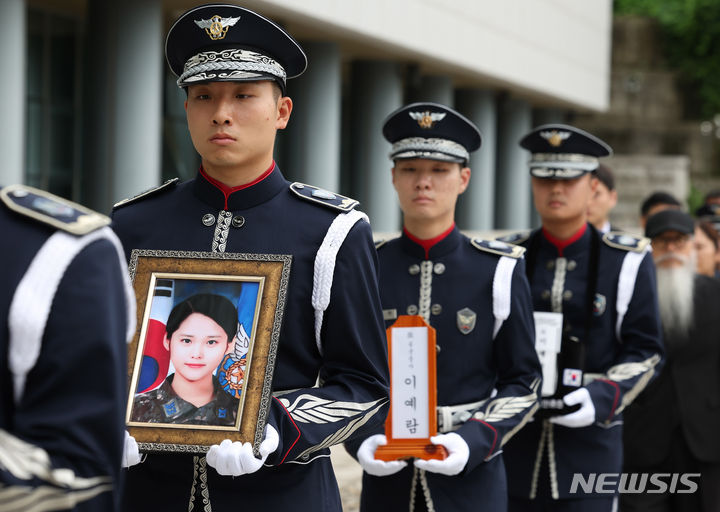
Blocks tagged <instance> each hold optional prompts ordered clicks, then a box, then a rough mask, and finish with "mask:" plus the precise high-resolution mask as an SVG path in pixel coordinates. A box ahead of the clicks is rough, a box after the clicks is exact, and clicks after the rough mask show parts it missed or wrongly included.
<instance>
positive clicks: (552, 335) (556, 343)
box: [533, 311, 563, 396]
mask: <svg viewBox="0 0 720 512" xmlns="http://www.w3.org/2000/svg"><path fill="white" fill-rule="evenodd" d="M533 316H534V317H535V351H536V352H537V355H538V359H540V364H541V365H542V373H543V384H542V396H552V395H554V394H555V390H556V389H557V380H558V375H557V355H558V352H560V346H561V343H562V323H563V316H562V313H550V312H546V311H536V312H535V313H533Z"/></svg>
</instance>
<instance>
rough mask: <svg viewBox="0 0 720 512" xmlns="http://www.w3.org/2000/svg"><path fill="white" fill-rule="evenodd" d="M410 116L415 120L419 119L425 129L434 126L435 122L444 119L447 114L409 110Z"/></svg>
mask: <svg viewBox="0 0 720 512" xmlns="http://www.w3.org/2000/svg"><path fill="white" fill-rule="evenodd" d="M409 114H410V117H412V118H413V119H414V120H415V121H417V123H418V125H419V126H420V128H423V129H425V130H429V129H430V128H432V127H433V126H434V125H435V123H437V122H438V121H442V119H443V118H444V117H445V116H446V115H447V114H445V113H444V112H430V111H427V110H426V111H425V112H409Z"/></svg>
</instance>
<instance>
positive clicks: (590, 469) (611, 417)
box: [501, 125, 663, 511]
mask: <svg viewBox="0 0 720 512" xmlns="http://www.w3.org/2000/svg"><path fill="white" fill-rule="evenodd" d="M541 139H543V140H541ZM600 142H601V141H599V142H598V139H594V138H592V137H591V136H590V135H589V134H585V133H584V132H581V131H580V130H577V129H574V128H572V127H566V126H563V125H554V126H548V127H540V128H538V129H536V130H535V131H534V132H532V134H531V135H528V136H527V138H526V139H524V140H523V147H526V149H530V150H531V151H533V153H534V154H533V161H532V162H531V164H530V165H531V173H532V174H533V176H534V177H536V178H549V179H574V178H578V177H580V176H582V175H583V173H584V172H588V171H589V170H591V169H592V168H593V165H595V166H597V158H596V157H597V156H602V155H603V154H607V152H606V151H607V149H606V148H607V146H604V143H602V144H600ZM536 148H540V149H536ZM593 160H594V161H593ZM535 165H536V166H537V167H535ZM535 171H537V173H536V172H535ZM501 240H504V241H509V242H515V243H519V244H521V245H522V246H524V247H526V248H527V253H526V259H527V272H528V279H529V281H530V289H531V291H532V298H533V306H534V310H535V311H536V312H555V313H562V315H563V327H562V329H563V344H562V349H561V353H560V356H559V358H558V361H559V363H558V368H557V378H558V389H561V388H565V390H564V391H563V392H562V393H560V394H561V395H562V394H567V392H569V391H570V390H571V389H575V390H577V389H580V388H581V387H583V386H584V387H585V388H586V389H587V391H588V392H589V397H590V399H591V401H592V405H593V406H594V411H595V419H594V422H592V420H591V424H589V425H588V426H584V427H577V428H570V427H568V426H564V425H559V424H554V423H552V422H551V421H549V420H548V419H540V418H538V417H537V416H536V419H535V420H534V421H533V422H531V423H529V424H528V425H527V426H526V428H524V429H523V430H521V431H520V432H519V433H518V434H517V435H516V436H515V437H514V438H513V439H512V441H511V442H510V443H508V445H507V446H506V449H505V460H506V461H507V474H508V485H509V494H510V496H511V504H513V503H514V502H513V498H518V499H520V501H518V502H515V503H514V506H511V507H510V510H544V509H543V508H542V506H543V503H545V504H547V503H556V502H555V501H554V500H568V501H564V502H563V506H570V504H571V502H570V501H569V500H576V501H575V503H577V504H578V505H577V507H576V508H572V507H570V508H568V509H567V510H596V509H595V508H593V507H595V506H598V507H601V508H597V510H607V511H609V510H610V509H611V507H612V503H611V502H612V500H613V492H612V491H611V492H610V496H609V497H608V494H594V493H585V492H584V491H583V490H582V488H578V487H577V485H576V491H577V493H572V492H571V489H572V487H573V486H572V482H573V477H574V475H581V476H582V478H583V481H587V479H588V478H590V475H591V474H594V473H620V472H621V471H622V469H621V468H622V411H623V410H624V409H625V408H626V407H627V406H628V405H629V404H630V403H631V402H632V400H633V399H634V398H635V397H636V396H637V394H638V393H640V391H641V390H642V389H643V388H644V387H645V386H646V385H647V383H648V382H649V380H650V379H651V378H652V377H653V376H654V374H655V372H656V371H657V368H658V364H659V363H660V361H661V357H662V354H663V349H662V343H661V334H660V325H659V314H658V306H657V294H656V285H655V267H654V264H653V261H652V257H651V254H650V249H649V241H648V240H647V239H643V238H635V237H632V236H630V235H626V234H623V233H612V232H611V233H608V234H605V235H602V234H600V233H598V232H597V231H596V230H595V228H594V227H592V226H591V225H590V224H585V225H583V226H582V227H581V229H580V230H579V231H578V232H577V233H576V234H575V236H574V237H572V238H571V239H569V240H565V241H558V240H554V239H553V237H552V236H551V235H549V233H547V232H546V231H544V230H543V229H540V230H536V231H534V232H532V233H531V234H529V236H528V235H527V234H525V235H515V236H510V237H503V238H501ZM563 356H565V358H564V359H563ZM570 359H572V361H570ZM565 363H566V364H565ZM556 396H557V397H558V400H557V401H559V402H560V403H561V404H562V396H559V395H556ZM553 402H554V400H553V399H552V398H551V399H549V400H547V401H541V409H540V411H539V415H540V416H542V417H544V418H547V417H548V416H552V415H553V414H554V413H557V412H568V411H553V407H554V404H553ZM543 406H547V410H543ZM543 413H544V414H543ZM576 478H577V477H576ZM578 489H579V490H578ZM528 499H529V500H533V501H523V500H528ZM522 503H524V505H522ZM545 506H556V505H545ZM557 506H560V505H557ZM563 510H565V509H563Z"/></svg>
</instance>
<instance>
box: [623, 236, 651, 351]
mask: <svg viewBox="0 0 720 512" xmlns="http://www.w3.org/2000/svg"><path fill="white" fill-rule="evenodd" d="M648 247H649V246H648ZM648 252H649V249H647V248H646V249H645V250H644V251H643V252H628V253H627V254H626V255H625V258H623V262H622V267H620V276H619V277H618V290H617V304H616V306H617V322H616V323H615V335H616V336H617V339H618V340H619V341H620V342H621V343H622V338H621V337H620V329H621V327H622V323H623V319H624V318H625V313H627V310H628V306H629V305H630V300H631V299H632V296H633V292H634V291H635V281H636V280H637V274H638V270H639V269H640V263H642V260H643V258H644V257H645V255H646V254H647V253H648Z"/></svg>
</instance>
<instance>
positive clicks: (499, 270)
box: [493, 256, 517, 339]
mask: <svg viewBox="0 0 720 512" xmlns="http://www.w3.org/2000/svg"><path fill="white" fill-rule="evenodd" d="M516 263H517V258H510V257H508V256H501V257H500V260H498V263H497V266H496V267H495V276H494V277H493V316H494V317H495V327H494V328H493V339H495V337H496V336H497V334H498V332H499V331H500V327H502V324H503V322H505V320H507V318H508V317H509V316H510V307H511V302H510V298H511V296H512V275H513V270H514V269H515V265H516Z"/></svg>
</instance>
